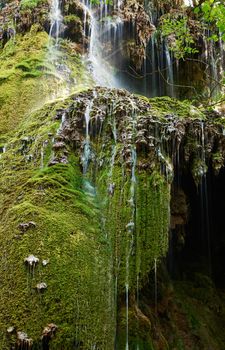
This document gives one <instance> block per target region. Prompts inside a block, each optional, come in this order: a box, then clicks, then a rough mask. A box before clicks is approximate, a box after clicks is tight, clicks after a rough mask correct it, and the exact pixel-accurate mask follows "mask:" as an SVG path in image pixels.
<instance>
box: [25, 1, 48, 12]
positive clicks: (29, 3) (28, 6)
mask: <svg viewBox="0 0 225 350" xmlns="http://www.w3.org/2000/svg"><path fill="white" fill-rule="evenodd" d="M42 1H43V0H21V3H20V5H21V9H22V10H25V9H33V8H34V7H37V6H38V5H39V4H40V3H41V2H42Z"/></svg>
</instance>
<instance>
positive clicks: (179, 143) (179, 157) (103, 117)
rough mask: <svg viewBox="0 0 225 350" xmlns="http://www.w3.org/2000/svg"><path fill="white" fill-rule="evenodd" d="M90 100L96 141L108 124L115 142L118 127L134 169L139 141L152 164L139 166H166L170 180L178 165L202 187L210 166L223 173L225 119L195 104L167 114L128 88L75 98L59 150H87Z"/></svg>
mask: <svg viewBox="0 0 225 350" xmlns="http://www.w3.org/2000/svg"><path fill="white" fill-rule="evenodd" d="M90 100H92V101H93V104H92V109H91V111H90V141H91V142H93V144H94V143H95V141H96V140H97V138H98V137H101V135H102V134H101V133H102V130H103V126H104V128H105V129H106V128H107V135H106V137H107V139H108V141H110V140H111V142H113V138H114V136H113V123H115V126H116V130H117V142H119V143H121V144H122V150H121V154H122V160H121V161H122V162H124V163H126V164H127V165H128V166H131V153H132V145H133V142H135V145H136V149H137V152H138V153H139V154H143V155H144V157H145V158H146V159H148V162H147V163H146V162H145V161H144V159H140V161H138V163H137V167H138V168H140V169H141V168H143V169H144V168H145V169H146V167H147V168H149V169H152V170H153V169H154V167H155V165H156V164H158V163H160V164H161V167H162V169H163V172H164V173H165V174H166V176H168V177H170V176H173V172H174V171H176V170H175V169H176V167H177V166H179V167H180V171H182V169H186V168H187V167H189V168H190V169H191V172H192V175H193V178H194V180H195V182H196V184H198V183H199V181H200V180H201V178H202V176H203V175H204V174H205V172H206V171H207V167H209V166H212V167H213V169H214V171H215V172H216V173H218V172H219V170H220V169H221V168H222V167H223V165H224V159H225V137H224V134H223V130H224V127H223V124H221V122H220V121H221V119H220V118H221V117H222V115H219V116H218V118H215V117H213V118H212V117H211V116H210V117H209V115H208V114H207V115H206V116H205V115H204V114H203V113H201V112H198V111H197V109H193V107H192V106H191V105H190V106H189V107H187V106H185V108H183V110H182V109H181V108H180V106H178V105H177V107H176V105H175V107H174V112H173V114H166V113H165V112H164V111H163V109H162V110H160V109H159V110H156V109H155V102H153V104H152V105H151V99H150V100H147V99H141V98H139V97H137V96H135V95H132V94H129V93H128V92H126V91H125V90H113V89H112V90H110V89H104V88H96V89H95V90H94V92H93V91H92V90H89V91H87V92H83V93H80V94H78V95H76V96H74V102H73V103H72V104H71V105H70V106H69V107H68V108H67V110H66V113H67V119H66V122H65V123H64V126H63V128H62V129H61V130H60V137H61V140H60V142H57V143H56V144H55V145H54V146H53V147H55V148H56V149H60V150H62V151H63V150H64V148H65V144H67V145H72V146H73V147H75V148H76V149H80V151H81V152H82V150H83V145H84V142H85V125H84V123H85V118H84V114H85V111H86V106H87V104H88V101H90ZM114 101H116V103H115V102H114ZM152 101H154V99H153V100H152ZM162 103H163V99H162V101H161V104H162ZM175 104H176V102H175ZM186 107H187V108H186ZM176 109H177V110H176ZM134 123H135V129H134V128H133V125H134ZM105 129H104V130H105ZM64 157H65V154H64V155H63V156H62V158H60V159H58V160H56V162H57V161H58V162H64V161H66V159H65V158H64ZM53 163H54V160H53ZM129 164H130V165H129Z"/></svg>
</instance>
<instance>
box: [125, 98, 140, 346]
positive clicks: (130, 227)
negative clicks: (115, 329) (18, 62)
mask: <svg viewBox="0 0 225 350" xmlns="http://www.w3.org/2000/svg"><path fill="white" fill-rule="evenodd" d="M130 103H131V107H132V111H131V119H132V139H133V140H132V142H133V144H132V145H131V185H130V199H129V204H130V208H131V220H130V222H129V223H128V224H127V226H126V229H127V237H126V240H127V243H126V281H125V294H126V350H129V274H130V257H131V254H132V250H133V245H134V231H135V214H136V198H135V194H136V193H135V192H136V191H135V190H136V175H135V169H136V163H137V153H136V146H135V143H134V135H135V132H136V124H137V119H136V106H135V104H134V103H133V101H130ZM137 281H138V278H137Z"/></svg>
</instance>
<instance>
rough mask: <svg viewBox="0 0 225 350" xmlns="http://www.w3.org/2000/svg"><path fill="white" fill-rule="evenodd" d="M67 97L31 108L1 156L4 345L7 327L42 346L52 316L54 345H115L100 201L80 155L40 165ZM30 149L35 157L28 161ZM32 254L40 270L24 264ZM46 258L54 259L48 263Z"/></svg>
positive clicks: (1, 327)
mask: <svg viewBox="0 0 225 350" xmlns="http://www.w3.org/2000/svg"><path fill="white" fill-rule="evenodd" d="M62 104H63V103H62V102H61V103H58V105H53V104H50V105H47V106H46V107H45V108H43V109H42V110H39V111H37V112H36V113H34V114H33V115H31V116H30V117H29V119H27V120H26V122H24V123H23V124H22V125H21V127H20V128H19V131H18V133H17V134H16V135H15V136H14V138H13V139H12V140H11V142H10V143H9V144H8V151H7V152H6V153H5V154H4V155H3V156H2V158H1V159H0V166H1V169H2V178H1V180H0V188H1V196H0V204H1V224H0V244H1V247H2V249H3V251H4V252H5V253H4V254H5V257H6V256H7V262H6V265H5V264H1V267H0V269H1V272H0V273H1V276H2V277H1V278H2V279H1V281H2V282H1V283H2V295H4V298H3V299H1V301H0V308H1V316H0V333H1V336H0V339H1V340H0V347H1V348H5V349H6V348H7V347H9V344H10V342H11V341H12V342H13V340H10V339H9V338H7V337H6V329H7V327H8V326H11V325H13V326H15V327H16V328H17V329H18V330H21V331H25V332H27V333H28V335H29V337H31V338H32V339H33V340H34V342H35V344H37V346H38V344H39V343H40V337H41V334H42V331H43V328H44V327H45V326H46V325H47V324H48V323H51V322H53V323H55V324H56V325H57V326H58V332H57V336H56V338H55V339H53V340H52V342H51V349H59V348H60V347H61V345H62V344H64V347H65V348H67V349H71V348H72V347H73V344H74V343H76V342H82V344H83V348H84V349H90V348H91V347H92V346H94V344H98V346H99V347H100V348H101V349H105V350H107V349H108V348H112V343H113V327H114V324H113V319H112V312H111V309H110V305H109V302H108V296H109V295H110V293H111V289H110V286H107V284H106V276H107V275H108V274H109V271H108V268H109V267H108V259H109V257H108V249H107V245H106V244H105V240H104V237H103V234H102V232H101V229H100V226H99V210H98V205H97V203H95V201H93V200H92V199H91V198H89V196H88V195H87V194H86V193H85V192H84V190H83V180H82V173H81V172H80V167H79V162H78V159H77V158H76V157H75V156H73V155H72V154H71V156H70V158H69V163H68V164H57V165H55V166H52V167H47V166H46V165H47V164H48V162H49V160H50V159H51V152H47V154H44V167H43V168H40V164H41V163H40V155H41V148H42V145H43V141H44V140H49V136H48V132H56V130H57V128H58V126H59V122H54V121H53V116H54V113H55V110H56V109H57V108H59V107H60V105H61V106H62ZM33 135H35V137H33ZM37 135H38V136H37ZM24 137H26V138H25V139H24ZM24 140H26V141H24ZM48 142H49V143H51V142H52V141H51V140H49V141H48ZM24 144H25V146H23V150H22V151H21V145H24ZM24 147H25V148H24ZM29 154H33V158H32V160H31V162H27V160H26V159H27V155H29ZM15 169H16V172H17V176H16V179H15V178H14V171H15ZM28 221H35V223H36V227H35V228H33V229H29V230H28V231H26V232H25V233H22V232H21V231H20V230H19V229H18V225H19V224H20V223H23V222H28ZM29 254H34V255H35V256H37V257H38V258H39V259H40V262H39V264H38V266H37V267H36V268H35V269H34V270H33V271H29V269H27V268H26V266H25V264H24V259H25V258H26V257H27V256H28V255H29ZM42 259H49V264H48V265H47V266H46V267H44V266H42V264H41V261H42ZM40 282H45V283H47V286H48V287H47V290H46V291H45V292H44V293H42V294H40V293H38V292H37V291H36V290H35V286H36V284H37V283H40ZM12 285H13V288H12ZM103 324H105V325H107V327H105V329H104V330H103V329H102V325H103Z"/></svg>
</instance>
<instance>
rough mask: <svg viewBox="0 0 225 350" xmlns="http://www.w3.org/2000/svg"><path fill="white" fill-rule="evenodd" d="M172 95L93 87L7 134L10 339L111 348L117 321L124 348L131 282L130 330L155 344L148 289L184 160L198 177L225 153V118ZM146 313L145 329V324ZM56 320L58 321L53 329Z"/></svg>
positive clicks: (3, 321)
mask: <svg viewBox="0 0 225 350" xmlns="http://www.w3.org/2000/svg"><path fill="white" fill-rule="evenodd" d="M162 103H163V99H162V100H161V101H160V103H159V105H158V106H157V104H156V102H155V101H154V103H153V104H152V105H151V100H150V101H149V100H146V99H142V98H139V97H137V96H134V95H131V94H129V93H127V92H126V91H124V90H110V89H103V88H96V89H94V90H88V91H86V92H82V93H80V94H76V95H73V96H70V98H68V99H67V100H65V101H61V102H57V103H52V104H47V105H45V106H44V107H43V108H42V109H40V110H38V111H36V112H34V113H33V114H31V115H30V116H29V117H28V118H27V119H26V121H25V122H24V123H23V124H21V125H20V127H19V130H18V132H17V133H16V135H15V136H14V137H13V138H12V139H11V140H10V141H9V142H8V144H7V145H6V152H5V153H4V154H2V155H1V159H0V166H1V174H2V176H1V180H0V186H1V196H0V204H1V218H2V219H1V226H0V230H1V231H0V244H1V247H2V255H1V265H0V269H1V271H0V274H1V276H2V279H1V283H2V293H1V296H2V297H1V301H0V308H1V313H0V314H1V316H0V329H1V336H0V339H1V340H0V346H1V348H4V349H7V348H10V346H12V345H13V344H14V343H15V342H16V341H17V343H18V341H19V340H18V339H17V340H16V337H18V332H25V333H27V335H28V337H29V338H28V339H29V340H30V339H32V341H31V343H32V344H33V345H32V346H33V349H35V348H38V346H40V344H41V343H42V345H43V342H49V343H48V346H49V348H50V349H57V350H58V349H72V348H74V347H75V348H76V347H77V348H80V349H91V348H93V347H95V348H96V349H101V350H103V349H105V350H109V349H113V346H114V340H115V334H116V324H119V325H120V331H119V334H118V339H119V340H118V341H119V343H120V345H121V347H124V341H125V337H124V334H125V333H124V332H125V327H126V318H125V315H124V313H123V310H124V300H125V299H124V293H125V292H126V286H127V285H128V287H129V315H128V317H129V322H130V325H131V327H130V332H132V333H131V334H130V337H131V338H130V339H132V337H133V339H134V344H136V343H135V342H137V339H138V342H139V344H140V346H142V348H143V349H151V348H152V345H151V344H152V340H151V321H150V319H149V318H148V317H147V316H145V315H144V314H143V313H142V312H141V311H140V308H139V305H138V301H137V300H136V295H137V291H138V290H143V288H144V287H145V285H146V284H147V283H148V278H149V274H150V273H151V271H152V269H153V266H154V263H155V261H160V259H161V258H162V257H164V256H165V255H166V253H167V249H168V228H169V217H170V210H169V207H170V187H171V183H172V181H173V177H174V173H175V172H176V164H177V163H176V162H177V160H178V159H179V162H180V166H181V168H185V167H190V168H191V169H192V174H193V178H194V179H195V181H196V184H197V183H198V182H199V181H201V177H202V176H203V174H204V171H203V170H204V169H207V166H208V165H209V164H212V165H213V164H215V167H214V168H215V172H218V171H219V169H220V167H222V166H223V163H224V161H223V160H224V152H225V151H224V150H225V147H224V142H225V140H224V136H223V126H222V125H221V124H220V123H219V120H218V121H217V120H214V121H212V120H211V119H210V118H209V119H207V118H206V117H204V118H202V114H201V113H199V115H198V118H196V113H194V116H192V118H191V115H189V117H188V118H183V117H184V115H182V113H181V111H184V113H187V112H186V111H187V105H186V104H185V105H184V108H183V109H182V108H181V104H180V102H179V103H178V107H179V109H178V113H177V112H176V100H174V99H173V100H171V101H170V100H169V99H166V103H167V106H168V104H169V105H170V110H171V114H170V115H166V114H165V113H164V111H163V109H162V112H160V108H162V107H161V106H162ZM190 110H191V106H190ZM87 113H89V117H90V124H89V133H88V135H87V134H86V130H87V129H86V128H87V124H86V122H85V115H86V114H87ZM193 118H194V119H193ZM203 136H204V138H207V140H208V146H207V149H203V146H204V145H203V143H202V140H203ZM87 142H88V146H89V155H88V157H86V159H85V157H84V155H85V147H87ZM212 150H213V151H212ZM211 151H212V152H211ZM203 152H204V158H203V157H202V155H203ZM218 153H219V154H220V155H221V156H220V158H219V163H218V161H217V160H218V157H216V155H217V154H218ZM198 159H201V162H200V164H199V163H198V162H197V161H196V160H198ZM85 162H86V163H85ZM84 168H85V169H86V171H85V172H84ZM15 172H16V177H15V176H14V174H15ZM29 223H32V224H29ZM21 224H28V226H26V225H25V226H23V225H22V226H21ZM23 227H26V229H23ZM32 254H33V255H34V256H35V257H37V258H38V259H39V262H38V263H37V264H36V265H31V266H30V268H29V267H27V266H26V264H25V263H24V259H26V258H27V257H29V256H30V255H32ZM44 261H45V262H46V261H47V262H48V263H47V264H46V265H45V263H44ZM40 283H45V284H46V288H43V290H42V291H38V290H39V287H38V288H37V286H38V285H39V284H40ZM118 305H119V307H120V308H119V312H118V309H117V307H118ZM135 305H136V306H135ZM137 323H138V324H139V325H142V327H141V328H140V329H141V330H142V331H139V332H136V333H134V332H133V330H132V329H133V328H132V327H133V326H132V325H134V324H135V325H136V324H137ZM49 324H54V325H56V326H57V331H56V334H54V336H53V334H52V337H51V339H46V337H45V327H46V326H47V325H49ZM103 325H104V327H103ZM10 327H12V328H10ZM7 329H8V333H7ZM12 329H13V330H15V332H13V331H12V334H11V333H10V332H9V330H12ZM137 329H138V328H137ZM16 332H17V333H16ZM9 333H10V334H9ZM141 344H142V345H141Z"/></svg>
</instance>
